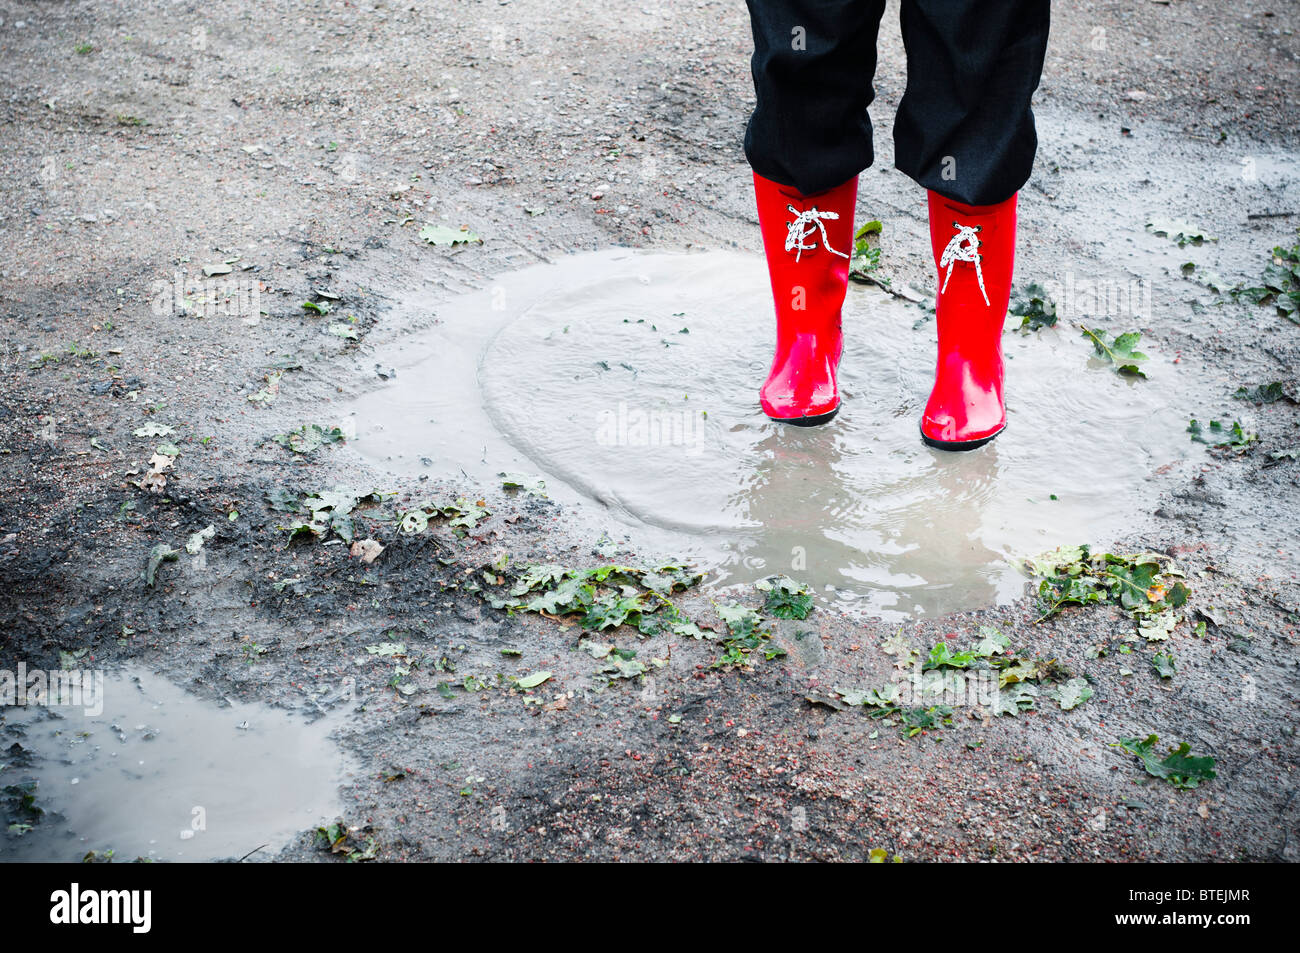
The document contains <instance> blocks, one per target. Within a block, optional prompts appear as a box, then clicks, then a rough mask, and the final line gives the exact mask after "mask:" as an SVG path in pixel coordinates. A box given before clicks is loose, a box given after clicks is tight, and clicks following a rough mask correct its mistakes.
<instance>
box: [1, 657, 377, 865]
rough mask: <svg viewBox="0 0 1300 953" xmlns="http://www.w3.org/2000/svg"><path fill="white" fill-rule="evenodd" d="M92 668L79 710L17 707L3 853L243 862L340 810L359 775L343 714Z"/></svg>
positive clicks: (6, 780) (7, 724) (6, 768)
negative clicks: (343, 740) (203, 692)
mask: <svg viewBox="0 0 1300 953" xmlns="http://www.w3.org/2000/svg"><path fill="white" fill-rule="evenodd" d="M85 674H86V676H88V677H87V678H86V679H84V682H83V683H84V684H85V685H86V686H88V687H89V690H88V691H87V692H86V694H85V696H84V698H81V699H79V700H81V701H82V702H83V704H81V705H79V706H77V707H73V706H67V705H59V706H53V705H51V706H45V705H37V704H31V705H27V706H23V707H16V708H6V709H5V712H4V717H3V720H2V721H0V740H3V742H4V747H5V749H7V750H6V751H5V754H4V755H3V762H0V767H2V768H3V770H2V771H0V785H2V786H3V792H4V797H5V800H6V815H7V816H9V817H10V819H11V820H12V822H13V823H12V825H11V826H10V827H9V831H8V835H7V836H6V837H5V839H4V840H3V841H0V859H3V860H6V861H38V860H39V861H79V860H81V859H82V858H83V857H84V856H85V855H86V854H87V853H89V852H91V851H95V852H98V853H103V852H105V851H110V850H111V851H112V852H113V856H114V857H115V859H117V860H119V861H126V860H132V859H135V858H137V857H142V858H145V859H148V860H156V861H204V860H223V859H238V858H240V857H243V856H244V855H246V854H249V853H250V852H256V851H257V849H258V848H262V849H264V850H265V851H267V853H268V854H274V853H275V852H277V851H278V850H279V849H280V848H281V847H283V846H284V844H285V843H287V842H288V841H289V840H290V839H291V838H292V837H293V836H294V835H295V834H297V833H299V832H300V831H302V830H304V829H310V828H314V827H316V826H318V825H319V824H321V823H325V822H328V821H329V820H331V819H332V818H334V817H335V816H336V815H338V814H339V812H340V810H341V807H342V802H341V800H340V796H339V788H340V786H341V785H342V784H344V783H345V782H346V780H347V778H348V777H349V776H350V775H351V773H352V772H353V770H354V767H353V764H352V761H351V759H350V758H348V757H347V756H345V755H344V753H343V752H342V751H341V750H340V749H339V747H338V745H337V744H335V743H334V742H333V740H332V739H331V737H330V735H331V732H332V731H334V730H335V729H336V728H337V727H338V719H337V718H329V717H326V718H320V719H317V720H316V721H314V722H311V723H307V722H304V721H303V720H302V719H301V718H300V717H298V716H295V715H292V714H290V713H288V712H284V711H279V710H276V709H273V708H270V707H268V706H266V705H262V704H247V703H241V702H230V701H228V700H227V701H226V702H224V703H223V704H221V705H217V704H214V703H211V702H208V701H204V700H202V699H200V698H198V697H196V696H194V695H192V694H189V693H187V692H185V691H184V690H183V689H181V688H179V687H177V686H176V685H174V684H172V683H171V682H170V681H168V680H166V679H164V678H161V677H159V676H157V675H154V674H152V673H150V672H148V671H146V670H144V669H128V670H126V671H124V672H118V673H109V674H105V673H102V672H94V673H91V672H86V673H85ZM92 675H93V676H97V678H92V677H89V676H92ZM24 794H29V795H30V796H31V800H30V802H28V805H27V806H24V805H23V804H22V801H23V796H24ZM11 801H12V802H14V803H9V802H11ZM37 812H39V813H37Z"/></svg>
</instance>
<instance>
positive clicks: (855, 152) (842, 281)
mask: <svg viewBox="0 0 1300 953" xmlns="http://www.w3.org/2000/svg"><path fill="white" fill-rule="evenodd" d="M747 3H748V6H749V11H750V19H751V23H752V25H753V30H754V57H753V61H752V67H753V74H754V89H755V92H756V94H757V99H758V102H757V106H756V108H755V110H754V113H753V115H752V116H751V118H750V121H749V127H748V129H747V130H746V132H745V155H746V157H747V158H748V160H749V163H750V165H751V167H752V168H753V170H754V194H755V198H756V201H757V205H758V219H759V225H760V227H761V229H762V233H763V247H764V250H765V252H766V254H767V262H768V273H769V275H770V277H771V282H772V296H773V299H774V301H775V305H776V325H777V333H776V354H775V356H774V358H773V361H772V367H771V370H770V372H769V374H768V378H767V381H766V383H764V385H763V387H762V389H761V390H760V392H759V403H760V405H761V406H762V408H763V412H764V413H766V414H767V415H768V416H769V417H771V418H772V419H774V420H782V421H787V422H790V423H796V424H803V425H810V424H819V423H824V422H825V421H827V420H829V419H830V418H831V417H833V416H834V415H835V412H836V411H837V410H838V409H839V403H840V402H839V392H838V389H837V386H836V372H837V370H838V368H839V360H840V352H841V332H840V307H841V306H842V305H843V303H844V294H845V290H846V288H847V285H848V270H849V256H850V255H851V254H852V251H853V248H852V246H853V211H854V204H855V200H856V196H857V176H858V173H859V172H861V171H862V170H863V169H864V168H866V167H867V166H869V165H870V164H871V161H872V158H873V155H872V147H871V122H870V119H869V118H868V116H867V105H868V104H869V103H870V102H871V100H872V97H873V96H874V90H873V89H872V85H871V79H872V75H873V74H874V72H875V64H876V32H877V29H878V27H879V24H880V17H881V14H882V12H883V11H884V6H885V4H884V0H747Z"/></svg>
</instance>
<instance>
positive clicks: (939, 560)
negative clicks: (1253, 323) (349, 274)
mask: <svg viewBox="0 0 1300 953" xmlns="http://www.w3.org/2000/svg"><path fill="white" fill-rule="evenodd" d="M1135 293H1137V294H1140V293H1141V292H1140V291H1135ZM1146 293H1148V294H1149V291H1148V292H1146ZM403 307H404V310H405V312H406V314H405V317H404V318H403V319H402V320H401V324H402V325H403V326H404V327H405V330H404V331H403V332H400V333H397V334H396V335H395V336H394V337H392V338H390V339H389V340H388V341H387V342H386V343H385V344H382V345H380V347H379V350H377V351H375V352H374V354H373V355H372V356H368V357H367V367H368V366H369V363H370V361H371V359H372V358H373V361H374V362H375V363H378V364H380V365H381V366H383V367H385V368H389V367H391V368H392V369H394V370H395V371H396V376H395V377H392V378H391V379H390V380H388V381H387V383H386V384H384V385H382V386H381V387H379V388H377V389H371V390H370V391H369V392H368V393H366V394H364V395H362V396H361V397H359V398H358V399H357V400H356V401H355V403H354V404H353V405H352V407H351V409H350V410H351V414H352V416H351V420H352V421H353V423H355V428H356V430H355V432H356V436H355V439H354V440H353V442H352V447H353V448H354V449H355V450H357V451H359V452H360V453H361V454H362V455H363V456H365V457H367V458H368V459H370V460H371V461H372V462H374V463H376V464H377V465H379V466H381V467H383V468H387V469H389V470H390V471H394V472H399V473H403V474H429V475H430V476H435V477H461V476H468V477H470V478H471V479H473V480H476V481H479V482H480V483H481V484H483V485H490V484H492V483H494V482H498V480H497V474H498V473H500V472H501V471H509V472H524V473H529V474H537V475H540V476H541V477H543V478H544V479H545V480H546V483H547V491H548V493H549V494H550V495H551V496H552V497H554V498H557V499H559V500H560V501H561V502H563V503H567V504H570V505H571V510H570V515H569V519H570V520H571V526H572V528H574V529H576V530H577V531H579V532H585V533H589V534H590V536H591V539H592V541H593V543H594V542H596V541H597V540H598V539H599V538H601V536H602V535H605V534H608V536H609V537H611V538H613V539H615V540H621V539H622V538H623V536H624V535H628V536H630V537H631V538H632V539H633V540H635V541H636V542H637V544H638V545H640V546H641V547H642V549H643V551H644V550H645V549H646V548H653V549H657V550H658V551H659V552H661V553H663V554H666V555H674V556H685V557H688V558H691V559H694V560H697V561H699V562H700V564H702V565H707V566H710V567H714V568H716V569H717V570H718V576H720V577H721V580H722V581H724V582H737V581H747V580H753V579H757V578H760V577H762V576H765V575H768V574H771V573H773V572H787V573H791V574H792V575H795V576H797V577H799V578H801V579H804V580H807V581H809V582H811V583H813V584H814V585H815V586H816V587H817V589H818V590H819V591H821V592H822V593H823V594H824V596H825V597H826V598H828V599H829V600H831V601H833V602H835V603H838V604H839V605H840V606H841V607H842V608H845V609H847V610H849V611H851V612H861V613H865V614H869V615H871V616H874V617H881V618H901V617H905V616H906V617H910V616H916V615H926V614H935V613H944V612H948V611H953V610H959V609H969V608H975V607H978V606H984V605H990V604H994V603H999V602H1006V601H1010V600H1012V599H1014V598H1016V597H1018V596H1019V595H1020V594H1021V593H1022V592H1023V586H1024V582H1025V580H1024V577H1023V576H1022V575H1021V573H1020V571H1019V570H1018V569H1017V568H1016V563H1017V558H1018V557H1024V556H1026V555H1034V554H1036V553H1038V552H1040V551H1042V550H1045V549H1049V548H1051V547H1053V546H1056V545H1059V544H1062V543H1066V542H1078V541H1081V540H1090V541H1094V542H1097V543H1102V544H1106V543H1109V542H1110V541H1112V540H1114V539H1117V538H1119V537H1122V536H1125V535H1129V534H1131V533H1132V532H1133V531H1134V530H1135V529H1137V528H1138V527H1136V526H1135V525H1134V524H1133V522H1132V520H1133V515H1134V514H1136V513H1144V512H1150V510H1151V509H1152V508H1153V507H1152V506H1151V504H1152V501H1153V500H1154V496H1155V488H1154V486H1153V483H1152V480H1151V477H1152V474H1153V473H1154V472H1155V471H1157V470H1158V469H1159V468H1161V467H1164V466H1166V465H1168V464H1171V463H1175V462H1177V461H1179V460H1182V459H1184V458H1187V457H1189V456H1192V455H1195V454H1197V453H1199V451H1197V450H1195V449H1193V447H1192V445H1190V443H1189V440H1188V436H1187V434H1186V432H1185V431H1186V427H1187V420H1188V416H1189V414H1188V408H1189V407H1193V408H1194V407H1195V406H1196V404H1195V401H1192V400H1190V399H1189V398H1188V396H1187V394H1186V390H1187V384H1186V382H1185V381H1184V380H1183V377H1184V374H1183V372H1182V370H1181V369H1180V368H1179V367H1178V366H1176V365H1175V364H1174V363H1173V362H1172V361H1171V356H1170V355H1162V354H1160V353H1158V352H1157V351H1156V349H1155V348H1154V347H1150V346H1148V347H1147V348H1146V350H1147V352H1148V353H1150V355H1151V360H1150V362H1149V363H1148V364H1147V365H1145V369H1146V371H1147V373H1148V375H1149V379H1147V380H1133V379H1128V378H1124V377H1120V376H1119V375H1117V374H1115V373H1113V372H1112V371H1111V370H1110V369H1109V368H1107V367H1105V366H1103V365H1101V364H1100V363H1099V362H1098V361H1097V360H1096V359H1094V358H1093V357H1092V356H1091V355H1092V349H1091V347H1090V345H1089V343H1088V342H1087V341H1084V340H1082V339H1081V338H1080V336H1079V332H1078V329H1077V328H1072V327H1065V328H1063V329H1061V330H1056V329H1046V330H1043V331H1041V332H1039V333H1037V334H1031V335H1028V336H1022V335H1021V334H1019V333H1016V332H1012V331H1008V333H1007V334H1006V335H1005V341H1004V345H1005V351H1006V356H1007V375H1008V394H1009V400H1008V427H1007V430H1006V432H1005V433H1004V434H1003V435H1002V436H1001V437H1000V438H999V439H998V440H996V441H995V442H993V443H992V444H990V445H988V446H986V447H985V448H983V449H981V450H978V451H975V452H971V453H963V454H953V453H943V452H940V451H936V450H931V449H929V448H927V447H925V446H924V445H923V444H922V443H921V441H920V439H919V437H918V432H917V423H918V420H919V417H920V414H921V411H922V408H923V406H924V402H925V399H926V397H927V395H928V390H929V385H930V381H931V374H932V367H933V363H932V362H933V353H934V351H933V349H934V324H933V320H932V319H929V318H927V312H926V311H925V310H923V309H922V308H920V307H918V306H917V305H916V304H913V303H910V302H908V301H905V300H902V299H899V298H895V297H892V296H890V295H888V294H886V293H884V292H883V291H880V290H879V289H876V288H874V287H869V286H860V285H854V286H851V288H850V292H849V298H848V301H847V303H846V305H845V314H844V323H845V329H846V338H845V354H844V359H843V364H842V371H841V389H842V392H843V396H844V407H843V410H842V411H841V413H840V414H839V416H838V417H837V418H836V419H835V420H834V421H833V422H832V423H831V424H829V425H827V426H824V427H820V428H813V429H802V428H795V427H789V426H782V425H778V424H775V423H773V422H771V421H769V420H767V419H766V418H765V417H763V416H762V414H761V413H760V412H759V409H758V404H757V398H756V392H757V388H758V385H759V384H760V383H761V381H762V379H763V377H764V375H765V373H766V370H767V363H768V361H769V360H770V355H771V346H772V345H771V342H772V339H773V329H772V323H773V319H772V314H771V308H772V306H771V301H770V298H769V291H768V284H767V278H766V273H765V270H764V263H763V260H762V258H760V257H759V256H757V255H752V254H742V253H736V252H725V251H711V252H701V253H695V254H663V253H641V252H634V251H629V250H614V251H607V252H597V253H591V254H585V255H580V256H574V257H571V258H567V259H564V260H562V261H560V262H558V263H556V264H552V265H540V266H537V267H534V268H530V269H527V270H523V271H520V272H517V273H514V274H511V275H507V276H505V277H503V278H501V279H499V280H498V281H496V282H495V283H494V284H493V285H492V286H491V287H488V288H486V289H483V290H482V291H479V292H475V293H472V294H467V295H464V296H462V297H458V298H455V299H452V300H451V301H450V302H448V301H445V300H444V301H441V302H439V303H437V304H435V303H433V302H432V301H431V300H430V301H423V300H418V299H413V300H410V301H407V302H406V303H405V305H404V306H403ZM1010 320H1011V321H1012V322H1014V323H1015V324H1016V325H1018V324H1019V319H1018V318H1012V319H1010ZM1008 326H1009V327H1011V326H1012V325H1010V324H1009V325H1008ZM718 576H715V578H718Z"/></svg>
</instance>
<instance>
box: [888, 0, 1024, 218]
mask: <svg viewBox="0 0 1300 953" xmlns="http://www.w3.org/2000/svg"><path fill="white" fill-rule="evenodd" d="M1049 20H1050V14H1049V2H1048V0H903V15H902V21H903V45H904V47H906V49H907V90H906V92H904V94H903V101H902V102H901V103H900V104H899V106H898V117H897V119H896V120H895V122H894V165H895V167H896V168H898V169H899V170H900V171H902V172H905V173H906V174H907V175H909V176H911V177H912V178H913V179H915V180H916V182H917V183H919V184H920V185H922V186H924V187H925V188H927V189H930V190H931V191H934V192H938V193H939V194H940V195H942V196H944V197H945V198H950V199H954V200H956V201H958V202H962V203H965V204H967V205H994V204H996V203H998V202H1001V201H1003V200H1004V199H1007V198H1010V197H1011V195H1012V193H1014V192H1016V191H1018V190H1019V189H1020V187H1021V186H1022V185H1024V184H1025V182H1026V181H1028V179H1029V173H1030V170H1031V169H1032V167H1033V164H1034V152H1035V151H1036V150H1037V148H1038V135H1037V133H1036V132H1035V131H1034V113H1033V111H1032V110H1031V109H1030V105H1029V103H1030V98H1031V97H1032V96H1033V93H1034V90H1035V89H1037V88H1038V80H1039V76H1040V74H1041V73H1042V70H1043V55H1044V53H1045V51H1046V49H1047V31H1048V23H1049Z"/></svg>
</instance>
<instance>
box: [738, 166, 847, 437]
mask: <svg viewBox="0 0 1300 953" xmlns="http://www.w3.org/2000/svg"><path fill="white" fill-rule="evenodd" d="M857 194H858V177H857V176H856V175H855V176H854V177H853V178H852V179H850V180H849V181H847V182H845V183H844V184H843V185H838V186H836V187H835V188H833V189H830V190H829V191H826V192H821V193H818V194H817V195H803V194H802V193H800V192H799V191H798V190H796V189H795V188H793V187H792V186H786V185H778V184H777V183H775V182H772V181H769V180H768V179H765V178H763V177H762V176H760V175H758V174H757V173H755V175H754V195H755V197H756V198H757V200H758V223H759V226H760V228H761V229H762V232H763V249H764V251H765V252H766V253H767V270H768V274H769V276H770V277H771V279H772V298H773V300H774V301H775V302H776V356H775V357H774V358H773V359H772V369H771V370H770V371H769V372H768V375H767V382H766V383H765V384H764V385H763V387H762V389H761V390H759V392H758V401H759V404H761V405H762V407H763V413H765V414H767V416H769V417H771V418H772V419H773V420H779V421H782V422H784V423H790V424H796V425H798V426H801V427H812V426H816V425H817V424H823V423H826V421H828V420H830V419H831V418H832V417H834V416H835V414H836V412H837V411H838V410H839V409H840V395H839V390H838V389H837V388H836V384H835V374H836V372H837V371H838V370H839V366H840V351H841V348H842V342H843V337H842V335H841V333H840V307H841V305H843V304H844V294H845V290H846V289H847V287H848V282H849V256H850V255H851V254H852V253H853V210H854V203H855V202H856V200H857Z"/></svg>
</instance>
